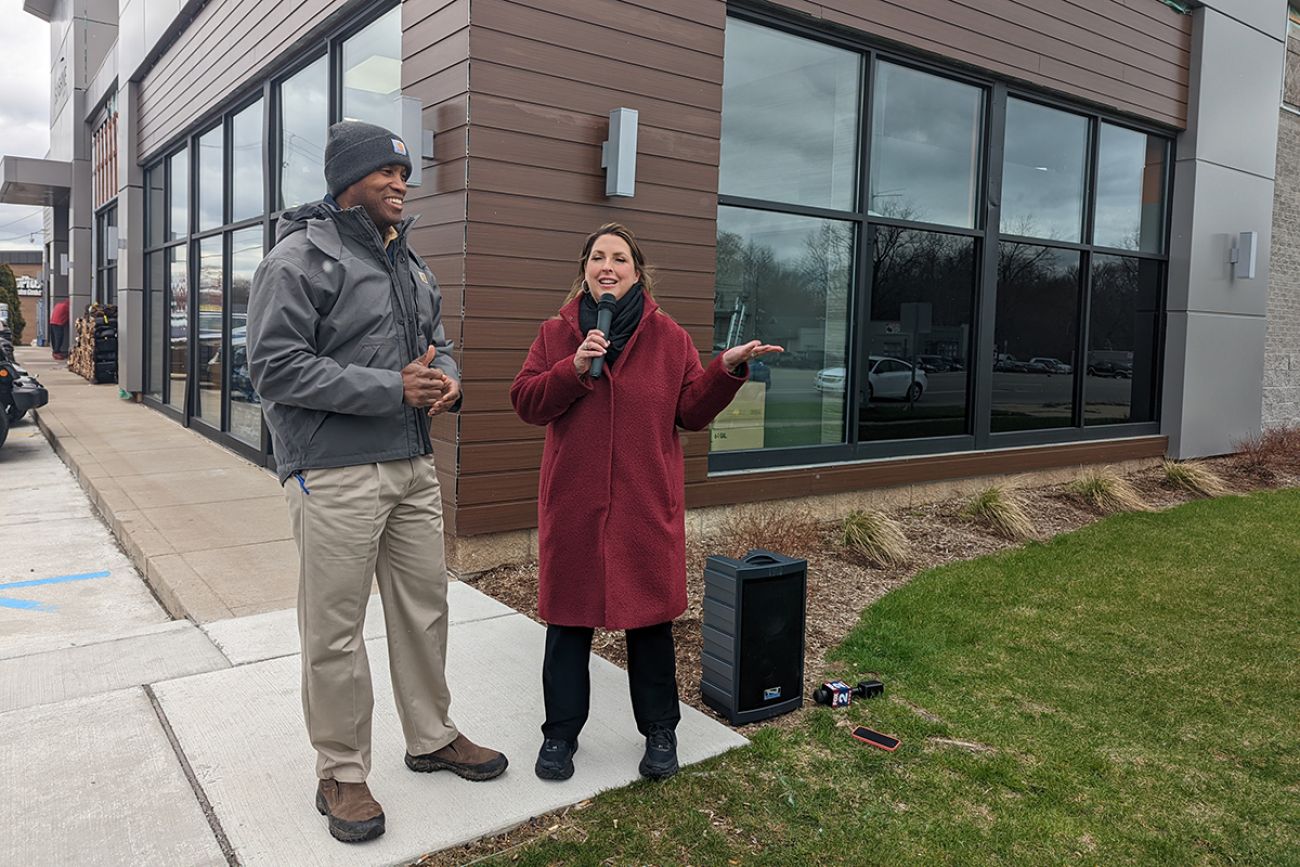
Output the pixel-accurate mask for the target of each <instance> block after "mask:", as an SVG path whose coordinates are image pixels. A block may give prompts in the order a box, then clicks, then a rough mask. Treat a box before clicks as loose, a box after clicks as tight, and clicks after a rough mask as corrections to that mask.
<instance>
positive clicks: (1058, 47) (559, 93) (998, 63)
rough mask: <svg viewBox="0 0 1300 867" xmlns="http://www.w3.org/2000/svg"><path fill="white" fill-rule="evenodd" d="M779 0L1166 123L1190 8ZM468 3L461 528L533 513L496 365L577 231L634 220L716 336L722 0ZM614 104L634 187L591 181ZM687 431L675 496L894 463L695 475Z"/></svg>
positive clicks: (549, 304)
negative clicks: (622, 122) (629, 145)
mask: <svg viewBox="0 0 1300 867" xmlns="http://www.w3.org/2000/svg"><path fill="white" fill-rule="evenodd" d="M779 5H780V6H781V7H786V9H784V10H780V9H778V10H777V11H784V12H787V13H788V12H791V11H793V12H794V13H797V14H800V15H805V16H809V17H811V18H814V19H822V20H823V21H824V22H827V23H829V24H832V25H841V26H847V27H851V28H853V29H854V30H855V31H857V33H858V34H859V35H862V34H866V35H867V36H869V37H871V38H874V39H879V40H885V41H890V42H895V43H899V44H902V45H905V46H908V47H909V48H911V49H919V50H921V51H927V52H933V53H935V54H939V55H943V56H944V57H945V58H948V60H949V62H951V60H952V59H956V60H958V61H960V62H964V63H968V64H972V65H975V66H978V67H980V68H981V69H984V70H988V71H991V72H995V73H998V74H1001V75H1010V76H1013V77H1015V78H1017V79H1020V80H1024V81H1028V82H1031V83H1033V84H1035V85H1039V86H1042V87H1047V88H1050V89H1052V90H1056V91H1058V92H1062V93H1065V94H1068V95H1071V96H1076V97H1082V98H1084V99H1088V100H1091V101H1093V102H1095V103H1098V104H1100V105H1102V106H1104V107H1107V108H1112V109H1117V110H1120V111H1123V112H1127V113H1129V114H1133V115H1137V116H1140V117H1142V118H1144V119H1146V120H1149V121H1155V122H1158V123H1164V124H1169V125H1172V126H1181V125H1182V124H1183V122H1184V120H1185V117H1186V107H1187V75H1188V68H1189V66H1190V63H1191V60H1190V36H1191V20H1190V18H1189V17H1187V16H1180V15H1178V14H1177V13H1175V12H1173V11H1172V10H1170V9H1168V8H1167V7H1163V6H1161V5H1159V4H1157V3H1155V2H1151V3H1145V2H1144V3H1136V2H1129V3H1125V2H1119V0H1104V2H1103V3H1102V4H1101V5H1102V6H1104V8H1101V7H1099V6H1098V5H1097V4H1077V3H1074V2H1068V0H1051V2H1048V3H1029V2H1016V0H996V2H986V3H974V2H967V0H934V2H930V3H926V4H916V3H911V2H903V0H896V2H884V0H836V2H834V3H821V4H815V3H808V2H800V0H789V2H783V3H781V4H779ZM768 6H769V7H770V8H777V7H776V4H768ZM1085 7H1086V8H1085ZM472 20H473V25H474V26H473V28H472V30H471V32H470V88H469V89H470V100H471V112H470V119H471V120H470V126H469V147H470V153H471V159H470V164H469V176H468V222H467V227H466V249H467V250H468V253H467V255H466V257H465V317H464V323H463V339H464V370H465V376H466V386H465V387H466V394H467V395H468V396H469V397H467V403H466V408H465V410H464V411H463V412H462V413H461V417H460V419H459V425H460V450H459V460H460V465H459V470H460V472H459V479H458V488H457V491H456V512H457V516H456V522H455V525H454V526H455V529H456V531H457V533H459V534H460V535H462V536H474V535H477V534H482V533H494V532H500V531H506V530H515V531H522V530H524V529H526V528H529V527H533V526H535V525H536V491H537V468H538V466H539V464H540V461H541V451H542V443H543V437H544V430H543V429H541V428H537V427H532V426H529V425H526V424H524V423H522V422H521V421H520V420H519V419H518V418H517V417H516V416H515V414H514V412H513V411H512V409H511V406H510V401H509V385H510V382H511V380H512V379H513V377H514V375H515V373H517V372H518V370H519V368H520V366H521V364H522V362H523V359H524V356H525V354H526V352H527V349H528V346H529V345H530V344H531V342H532V340H533V338H534V336H535V335H536V333H537V327H538V324H539V323H540V321H541V320H543V319H545V318H547V317H549V316H551V315H552V314H554V312H555V311H556V309H557V308H558V307H559V305H560V303H561V300H562V299H563V297H564V294H565V292H566V291H567V289H568V287H569V285H570V283H571V282H572V280H573V278H574V276H575V273H576V257H577V255H578V253H579V251H580V248H581V243H582V240H583V238H584V236H585V235H586V234H587V233H588V232H590V231H591V230H592V229H594V228H595V227H596V226H598V225H600V224H601V223H603V222H606V221H608V220H619V221H622V222H625V223H627V224H629V225H630V226H632V227H633V229H634V230H635V231H636V232H637V234H638V236H639V238H640V239H641V240H642V241H643V246H644V248H645V250H646V253H647V256H648V257H649V258H650V260H651V261H652V262H654V263H658V264H659V266H660V267H659V269H658V278H659V284H658V285H659V287H660V288H659V291H658V294H659V296H660V300H661V302H662V304H663V305H664V307H665V308H666V309H667V310H668V311H669V312H670V313H671V314H672V315H673V316H674V317H675V318H677V320H678V321H679V322H681V323H682V324H683V325H684V326H685V327H686V328H687V330H688V331H689V332H690V333H691V335H692V337H693V338H694V339H695V342H696V345H697V346H698V347H704V348H707V347H710V346H711V344H712V330H713V296H714V268H715V262H716V250H715V239H716V218H717V202H718V197H717V190H718V161H719V143H718V139H719V135H720V131H721V101H722V100H721V90H722V68H723V56H722V55H723V42H724V28H725V23H726V4H725V3H724V2H722V0H706V2H701V0H666V2H653V3H652V2H649V0H632V2H623V0H473V7H472ZM620 106H627V107H631V108H636V109H637V110H638V111H639V112H640V130H639V142H638V145H639V148H638V150H639V153H638V162H637V188H636V195H635V197H634V198H631V199H607V198H605V196H604V173H603V170H602V169H601V168H600V145H601V142H602V141H603V140H604V139H605V138H606V136H607V127H608V113H609V111H610V109H613V108H617V107H620ZM440 279H441V275H440ZM683 441H684V445H685V451H686V461H687V462H686V475H687V503H688V505H690V506H699V505H713V504H720V503H734V502H742V501H745V500H746V499H765V498H773V497H782V496H785V497H788V496H797V495H800V494H804V493H813V492H814V489H815V490H816V491H817V492H822V491H824V490H832V489H833V490H852V489H854V488H862V487H872V486H879V485H888V484H898V483H899V477H898V473H897V472H896V471H897V470H898V467H900V466H903V464H902V463H899V464H892V463H891V464H889V465H884V464H874V465H868V466H863V465H857V466H846V467H841V468H835V469H834V471H833V472H824V473H809V472H807V471H804V470H788V469H787V470H779V471H774V472H770V473H757V474H746V475H745V476H744V477H743V479H738V478H727V479H709V478H708V467H707V459H708V448H709V437H708V434H707V433H700V434H690V433H684V434H683ZM1140 448H1141V449H1145V450H1147V451H1149V450H1150V445H1149V444H1146V443H1143V444H1142V445H1141V446H1140ZM1062 455H1064V452H1063V453H1062ZM1024 458H1025V456H1024V455H1020V456H1017V455H1010V456H1009V457H1007V458H1006V461H1005V463H1006V466H1005V467H1004V468H1003V471H1016V470H1017V469H1018V468H1019V467H1020V466H1021V464H1022V463H1023V459H1024ZM1035 459H1037V458H1035ZM1072 459H1073V458H1066V457H1063V456H1062V457H1061V458H1060V460H1064V461H1066V462H1067V463H1068V462H1069V461H1070V460H1072ZM1109 459H1115V458H1114V457H1111V458H1109ZM1051 460H1053V459H1049V463H1050V461H1051ZM994 463H996V462H994ZM906 464H907V469H906V471H905V472H903V476H906V477H910V476H909V473H910V475H911V476H916V477H917V478H922V477H928V476H927V474H934V473H938V474H939V476H940V477H944V475H945V474H947V476H946V477H954V476H957V475H963V474H966V475H969V474H978V473H987V472H997V471H1000V470H998V469H997V467H995V466H993V465H991V464H990V463H989V462H988V461H985V460H978V461H975V462H974V463H972V464H970V465H969V466H966V465H965V464H962V463H961V461H956V462H953V461H952V460H951V459H948V458H936V459H918V460H913V461H908V462H906ZM1053 465H1061V464H1053ZM1025 468H1026V469H1027V468H1028V467H1027V466H1026V467H1025ZM828 486H829V487H828Z"/></svg>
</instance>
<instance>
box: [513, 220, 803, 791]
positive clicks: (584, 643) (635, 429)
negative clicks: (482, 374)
mask: <svg viewBox="0 0 1300 867" xmlns="http://www.w3.org/2000/svg"><path fill="white" fill-rule="evenodd" d="M652 289H653V277H652V274H651V273H650V271H649V269H648V268H647V266H646V262H645V257H644V255H643V254H642V253H641V249H640V248H639V247H638V246H637V242H636V238H635V237H634V236H633V235H632V233H631V231H629V230H628V229H626V228H624V227H623V226H620V225H618V224H616V223H610V224H607V225H604V226H601V227H600V228H599V229H597V230H596V231H595V232H594V233H592V234H591V235H590V236H588V238H587V241H586V243H585V244H584V246H583V249H582V256H581V258H580V259H579V260H578V279H577V280H576V281H575V282H574V285H573V289H572V291H571V292H570V293H569V297H568V298H567V299H566V300H565V303H564V306H562V307H561V308H560V312H559V315H557V316H555V317H553V318H551V319H548V320H547V321H546V322H543V323H542V326H541V329H540V330H539V332H538V335H537V339H536V340H534V341H533V345H532V348H531V349H530V350H529V352H528V359H527V361H525V362H524V366H523V369H522V370H520V371H519V375H518V376H516V377H515V381H514V384H513V385H512V386H511V388H510V398H511V401H512V402H513V403H514V407H515V412H517V413H518V414H519V417H520V418H521V419H523V420H524V421H526V422H528V423H529V424H536V425H546V446H545V450H544V452H543V454H542V472H541V479H540V483H539V485H538V494H537V518H538V525H537V532H538V550H539V559H540V575H539V589H538V593H539V614H540V616H541V618H542V619H543V620H545V621H546V623H547V630H546V656H545V660H544V661H543V664H542V689H543V693H544V695H545V700H546V722H545V723H544V724H543V725H542V736H543V739H544V740H543V743H542V748H541V751H540V753H539V754H538V757H537V765H536V772H537V775H538V776H539V777H541V778H543V779H547V780H564V779H568V778H569V777H570V776H572V775H573V754H574V753H575V752H577V750H578V733H579V732H580V731H581V730H582V727H583V725H584V724H585V723H586V721H587V711H588V707H589V704H590V695H591V682H590V675H589V673H588V661H589V655H590V653H591V639H592V633H593V631H594V629H595V628H596V627H601V628H605V629H623V630H626V632H627V665H628V682H629V686H630V688H631V693H632V711H633V714H634V716H635V717H636V722H637V728H638V729H639V730H640V731H641V734H642V735H644V736H645V739H646V752H645V757H644V758H643V759H642V760H641V766H640V771H641V773H642V774H643V775H644V776H647V777H651V778H662V777H668V776H671V775H673V774H674V773H676V772H677V736H676V733H675V730H676V727H677V723H678V721H679V720H680V718H681V717H680V712H679V710H678V698H677V674H676V657H675V653H674V649H673V634H672V621H673V618H675V617H677V616H678V615H679V614H681V613H682V612H683V611H685V610H686V532H685V505H684V499H685V475H684V465H683V461H682V446H681V441H680V439H679V438H678V436H677V428H678V427H683V428H686V429H687V430H703V429H704V428H705V427H707V426H708V425H709V423H710V422H711V421H713V417H714V416H716V415H717V414H718V413H719V412H721V411H722V410H723V408H725V407H726V406H727V404H728V403H730V402H731V399H732V397H734V396H735V394H736V391H737V390H738V389H739V388H740V386H741V385H742V384H743V383H744V382H745V379H746V378H747V376H748V367H747V362H748V361H750V360H751V359H753V358H756V357H757V356H759V355H763V354H765V353H768V352H779V351H781V350H780V347H776V346H767V345H764V344H761V343H760V342H759V341H757V340H753V341H750V342H749V343H746V344H743V345H741V346H733V347H732V348H730V349H728V350H727V351H726V352H724V353H722V354H721V355H719V356H718V357H717V358H714V359H713V362H712V363H711V364H710V365H709V366H708V368H707V369H706V368H704V367H701V365H700V357H699V353H698V352H697V351H696V349H695V346H694V344H693V343H692V342H691V338H690V336H689V335H688V334H687V333H686V331H685V330H684V329H683V328H682V327H681V326H680V325H678V324H677V323H676V322H674V321H673V320H672V318H671V317H669V316H668V314H666V313H664V311H663V310H661V309H660V308H659V305H658V304H656V303H655V300H654V295H653V292H652ZM594 294H598V295H600V296H604V295H606V294H608V295H612V296H613V297H614V299H616V300H615V309H614V315H613V321H612V324H611V326H610V328H609V330H608V333H603V332H602V331H600V330H599V329H597V328H596V319H597V302H596V299H595V298H593V295H594ZM596 358H603V362H602V364H603V366H604V369H603V371H601V373H600V375H599V377H597V376H595V375H594V374H593V371H592V361H593V359H596Z"/></svg>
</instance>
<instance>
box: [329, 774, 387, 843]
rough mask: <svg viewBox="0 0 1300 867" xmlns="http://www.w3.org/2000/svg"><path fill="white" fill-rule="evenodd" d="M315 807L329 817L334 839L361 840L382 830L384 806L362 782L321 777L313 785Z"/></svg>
mask: <svg viewBox="0 0 1300 867" xmlns="http://www.w3.org/2000/svg"><path fill="white" fill-rule="evenodd" d="M316 809H317V810H320V813H321V815H322V816H328V817H329V820H330V834H331V835H332V836H333V837H334V839H335V840H342V841H343V842H344V843H360V842H361V841H363V840H373V839H375V838H376V837H378V836H379V835H380V834H382V833H384V808H383V807H381V806H379V802H378V801H376V800H375V799H374V797H373V796H372V795H371V794H370V787H369V786H367V785H366V784H365V783H341V782H339V781H338V780H321V781H320V785H318V786H317V787H316Z"/></svg>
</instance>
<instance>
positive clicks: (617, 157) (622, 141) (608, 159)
mask: <svg viewBox="0 0 1300 867" xmlns="http://www.w3.org/2000/svg"><path fill="white" fill-rule="evenodd" d="M636 126H637V110H636V109H635V108H616V109H614V110H613V111H611V112H610V113H609V139H608V140H607V141H605V142H604V143H603V144H601V148H600V166H601V168H603V169H604V170H605V195H606V196H609V197H613V196H624V197H627V198H631V197H632V195H633V194H635V192H636Z"/></svg>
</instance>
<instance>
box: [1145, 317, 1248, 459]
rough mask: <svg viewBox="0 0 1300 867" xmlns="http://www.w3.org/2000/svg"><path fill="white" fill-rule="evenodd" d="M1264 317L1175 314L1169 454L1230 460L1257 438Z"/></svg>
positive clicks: (1167, 403)
mask: <svg viewBox="0 0 1300 867" xmlns="http://www.w3.org/2000/svg"><path fill="white" fill-rule="evenodd" d="M1265 330H1266V322H1265V319H1264V317H1262V316H1232V315H1225V314H1218V313H1181V312H1172V313H1170V314H1169V318H1168V330H1167V335H1168V336H1167V346H1168V353H1167V358H1166V370H1167V371H1169V377H1168V379H1167V380H1166V388H1165V397H1164V408H1163V414H1162V418H1163V420H1164V433H1165V434H1166V435H1167V436H1168V437H1169V454H1170V455H1171V456H1173V457H1175V458H1195V457H1203V456H1206V455H1218V454H1226V453H1228V452H1231V451H1234V450H1235V447H1236V444H1237V443H1239V442H1240V441H1241V440H1243V439H1245V438H1246V437H1249V436H1254V435H1255V434H1258V433H1259V427H1260V425H1259V418H1260V405H1261V399H1262V382H1263V376H1264V336H1265Z"/></svg>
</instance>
